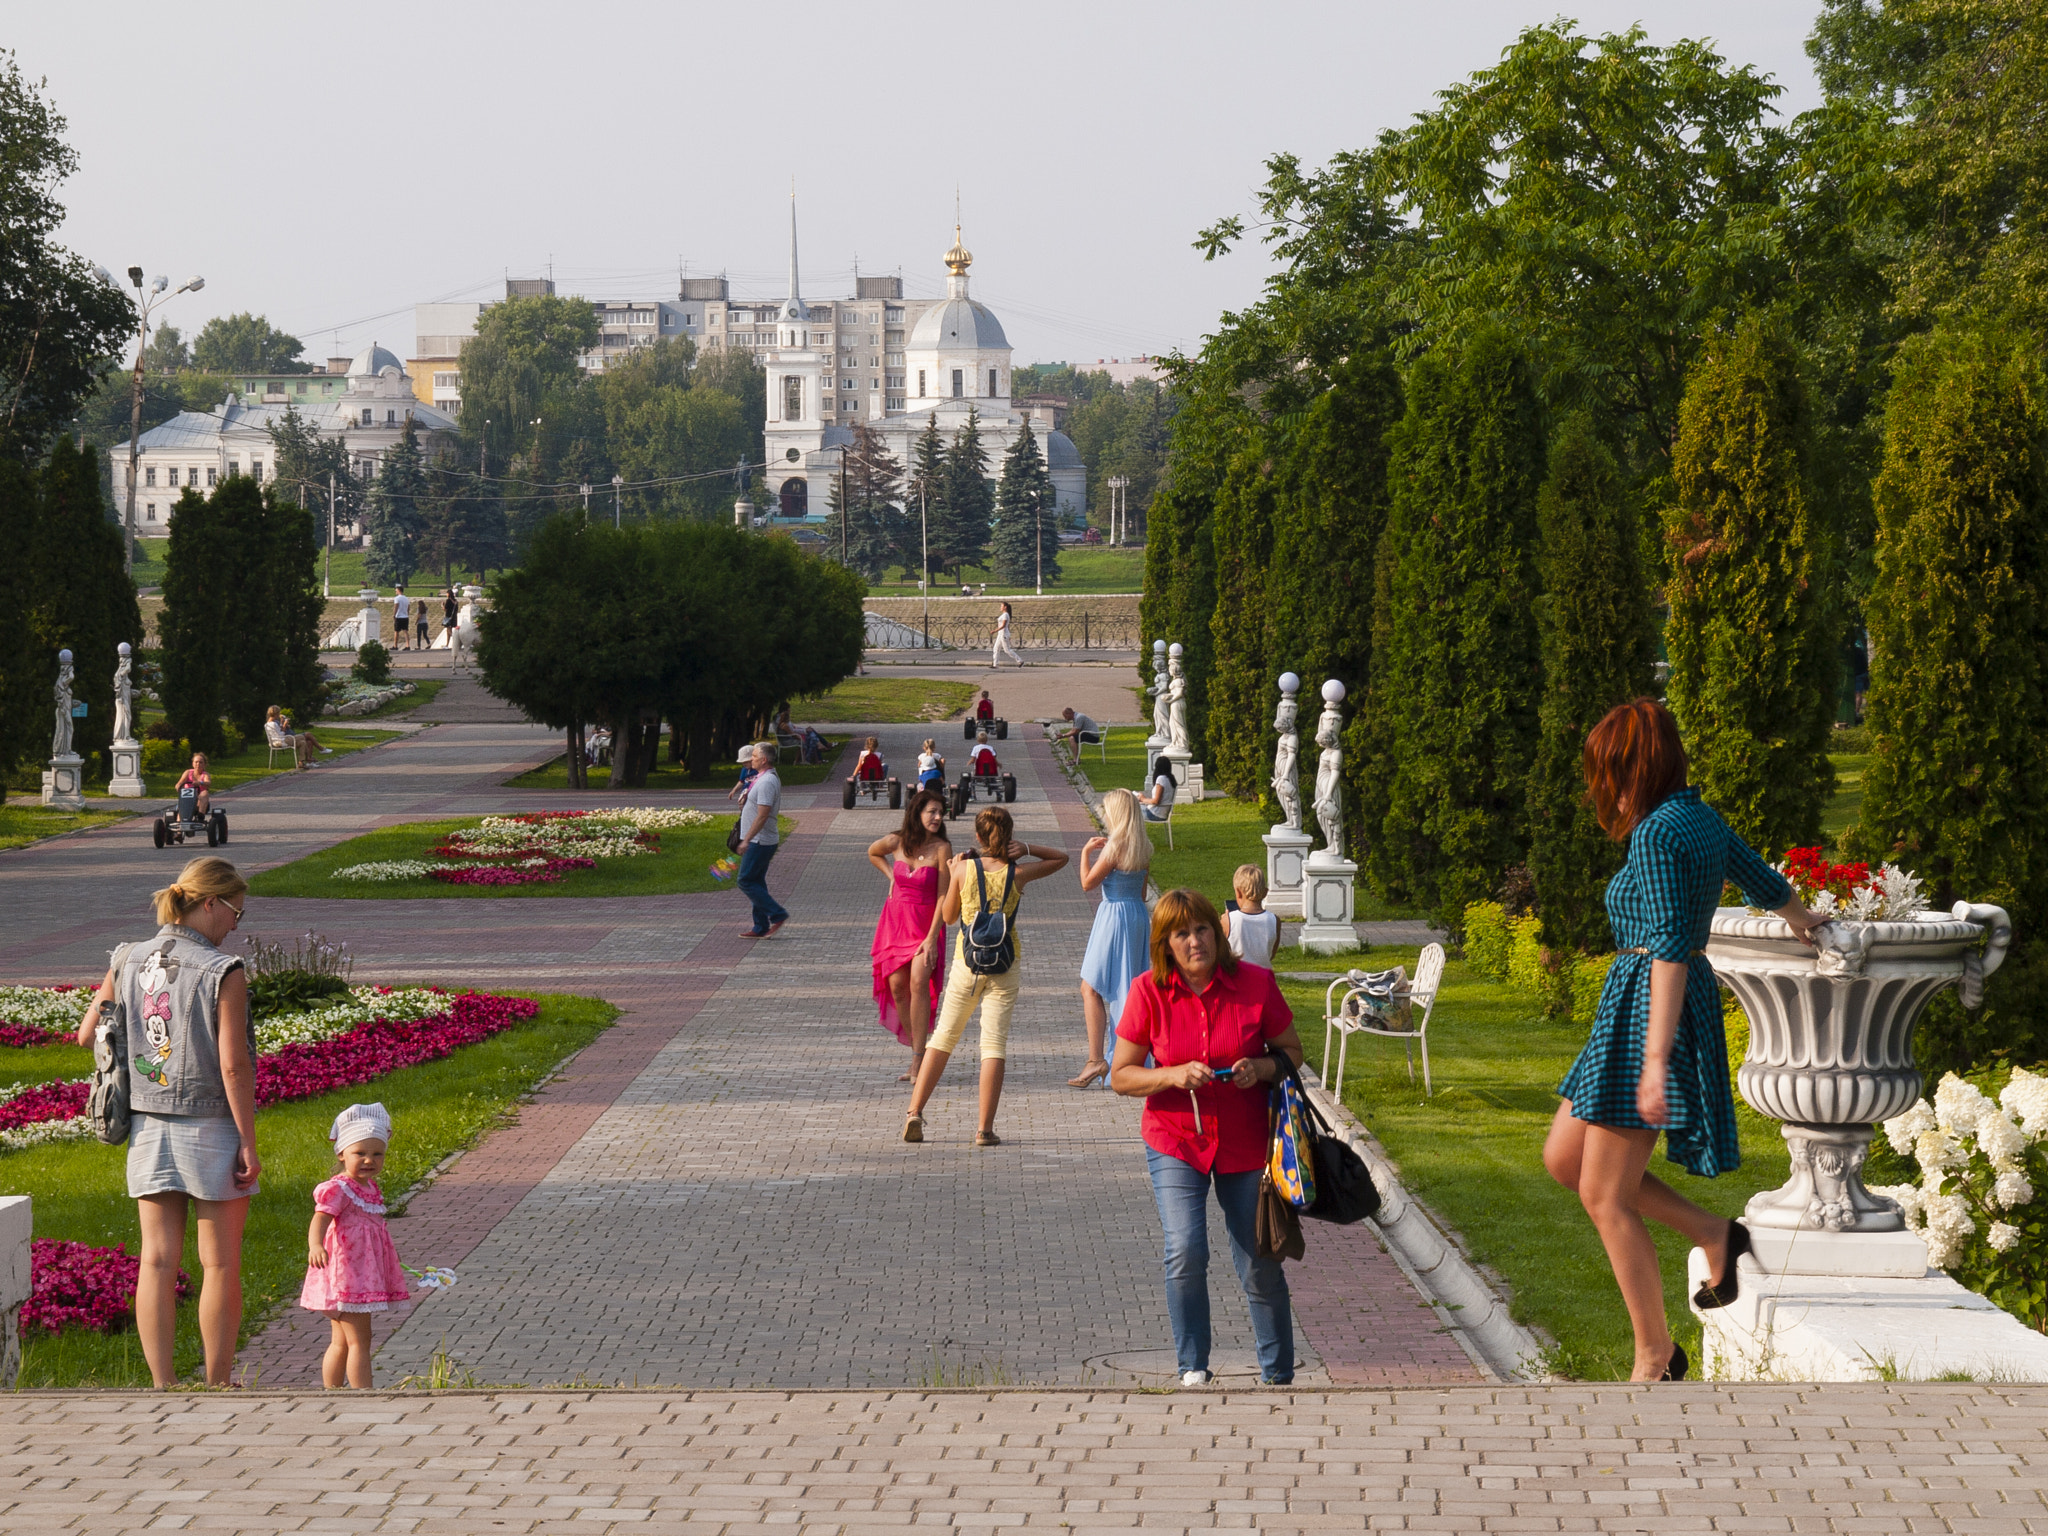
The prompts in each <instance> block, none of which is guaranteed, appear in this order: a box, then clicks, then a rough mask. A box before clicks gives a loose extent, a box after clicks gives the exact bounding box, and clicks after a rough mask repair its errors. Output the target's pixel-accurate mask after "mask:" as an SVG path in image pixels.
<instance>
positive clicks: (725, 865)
mask: <svg viewBox="0 0 2048 1536" xmlns="http://www.w3.org/2000/svg"><path fill="white" fill-rule="evenodd" d="M739 872H740V861H739V860H738V859H736V858H733V857H732V856H731V855H730V854H728V855H726V856H725V857H724V858H722V859H720V860H719V861H718V862H717V863H716V864H713V865H712V866H711V878H712V879H714V880H730V879H732V877H733V876H734V875H737V874H738V873H739Z"/></svg>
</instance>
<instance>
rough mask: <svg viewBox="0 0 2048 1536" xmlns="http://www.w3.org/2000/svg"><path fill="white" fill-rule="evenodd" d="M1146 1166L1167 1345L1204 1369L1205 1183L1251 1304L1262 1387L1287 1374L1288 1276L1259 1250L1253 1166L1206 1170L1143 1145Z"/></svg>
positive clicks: (1290, 1342)
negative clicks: (1159, 1241)
mask: <svg viewBox="0 0 2048 1536" xmlns="http://www.w3.org/2000/svg"><path fill="white" fill-rule="evenodd" d="M1145 1161H1146V1162H1147V1163H1149V1164H1150V1165H1151V1167H1152V1198H1153V1199H1154V1200H1155V1201H1157V1202H1158V1205H1159V1224H1160V1225H1161V1226H1162V1227H1164V1228H1165V1229H1166V1315H1167V1317H1168V1318H1169V1319H1171V1320H1172V1323H1173V1350H1174V1355H1175V1357H1176V1360H1177V1362H1178V1365H1177V1368H1178V1369H1180V1370H1183V1371H1206V1370H1208V1369H1209V1209H1208V1207H1209V1186H1210V1185H1211V1184H1212V1183H1213V1184H1214V1185H1215V1186H1216V1203H1217V1204H1218V1205H1220V1206H1222V1207H1223V1227H1224V1230H1225V1231H1227V1232H1228V1233H1229V1234H1230V1256H1231V1258H1232V1259H1233V1260H1234V1261H1236V1264H1237V1279H1238V1283H1239V1284H1240V1285H1242V1286H1243V1287H1244V1299H1245V1301H1246V1302H1247V1303H1248V1304H1249V1305H1250V1307H1251V1314H1252V1337H1253V1338H1254V1339H1256V1340H1257V1341H1258V1346H1259V1375H1260V1377H1261V1378H1262V1379H1263V1380H1264V1381H1265V1382H1266V1384H1267V1385H1269V1386H1283V1385H1285V1384H1286V1383H1288V1382H1290V1381H1292V1380H1294V1315H1293V1312H1292V1311H1291V1309H1290V1308H1289V1306H1288V1301H1287V1277H1286V1275H1284V1274H1282V1273H1281V1271H1280V1261H1279V1260H1278V1259H1268V1258H1262V1257H1261V1256H1260V1255H1259V1250H1258V1217H1259V1171H1258V1170H1257V1169H1256V1168H1255V1169H1253V1170H1252V1171H1251V1172H1250V1173H1218V1174H1207V1173H1204V1172H1202V1171H1201V1170H1200V1169H1199V1168H1196V1167H1193V1166H1192V1165H1190V1164H1188V1163H1184V1162H1182V1161H1181V1160H1180V1159H1179V1158H1177V1157H1168V1156H1167V1155H1166V1154H1165V1153H1164V1152H1155V1151H1153V1149H1152V1148H1150V1147H1147V1148H1146V1149H1145Z"/></svg>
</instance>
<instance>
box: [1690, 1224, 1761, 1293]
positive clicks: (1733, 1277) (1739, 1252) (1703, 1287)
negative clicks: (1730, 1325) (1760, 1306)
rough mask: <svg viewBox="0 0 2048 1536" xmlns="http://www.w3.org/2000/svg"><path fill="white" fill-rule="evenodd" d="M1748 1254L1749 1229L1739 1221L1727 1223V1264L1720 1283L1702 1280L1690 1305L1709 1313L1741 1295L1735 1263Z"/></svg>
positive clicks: (1740, 1284)
mask: <svg viewBox="0 0 2048 1536" xmlns="http://www.w3.org/2000/svg"><path fill="white" fill-rule="evenodd" d="M1747 1252H1749V1228H1747V1227H1745V1226H1744V1225H1743V1224H1742V1223H1741V1222H1739V1221H1731V1222H1729V1223H1728V1262H1727V1267H1726V1269H1725V1270H1724V1271H1723V1273H1722V1276H1721V1283H1720V1284H1719V1285H1715V1284H1714V1282H1713V1281H1711V1280H1702V1281H1701V1282H1700V1288H1699V1289H1698V1290H1696V1291H1694V1292H1693V1293H1692V1304H1693V1305H1694V1306H1696V1307H1698V1308H1699V1309H1700V1310H1701V1311H1702V1312H1711V1311H1712V1310H1713V1309H1714V1308H1716V1307H1725V1306H1727V1305H1728V1304H1729V1303H1731V1302H1732V1301H1734V1300H1735V1298H1736V1297H1738V1296H1740V1295H1741V1294H1742V1282H1741V1280H1740V1279H1739V1278H1737V1272H1736V1263H1735V1261H1736V1260H1737V1259H1740V1258H1741V1257H1742V1256H1743V1255H1744V1254H1745V1253H1747Z"/></svg>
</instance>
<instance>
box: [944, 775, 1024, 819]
mask: <svg viewBox="0 0 2048 1536" xmlns="http://www.w3.org/2000/svg"><path fill="white" fill-rule="evenodd" d="M1016 798H1017V775H1015V774H1014V773H1005V772H1003V771H1002V769H1000V768H997V769H995V770H994V771H993V772H981V771H976V772H974V773H963V774H961V775H960V778H959V781H958V782H957V783H955V784H954V786H953V814H954V815H955V816H964V815H966V814H967V807H968V806H970V805H972V804H973V803H974V802H975V801H976V800H980V799H989V800H993V801H995V802H997V803H998V804H1003V803H1006V802H1010V801H1014V800H1015V799H1016Z"/></svg>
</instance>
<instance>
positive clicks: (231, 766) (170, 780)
mask: <svg viewBox="0 0 2048 1536" xmlns="http://www.w3.org/2000/svg"><path fill="white" fill-rule="evenodd" d="M313 734H314V736H315V737H317V738H318V739H319V742H320V745H321V746H323V747H332V748H333V749H334V753H333V756H332V757H330V756H328V755H327V754H325V753H321V754H318V755H316V757H315V758H314V761H315V762H320V763H331V762H333V761H334V759H335V758H338V757H346V756H348V755H349V754H350V753H351V752H361V751H362V750H364V749H365V748H366V747H374V746H376V745H378V744H379V743H381V742H386V741H390V740H392V739H393V738H394V737H397V736H399V735H401V734H403V733H402V732H399V731H378V730H368V731H357V730H350V729H349V728H348V727H347V726H344V725H338V724H330V723H328V722H326V721H322V722H320V723H319V724H317V725H315V726H314V727H313ZM270 755H271V754H270V748H269V746H268V745H267V744H266V743H265V742H264V740H263V738H262V737H261V736H258V737H257V738H256V740H255V742H254V743H253V744H245V745H244V746H243V748H242V750H241V751H239V752H236V753H233V754H229V753H225V752H220V753H215V754H214V755H213V756H212V757H211V758H209V759H208V761H207V769H206V771H207V773H208V774H209V775H210V776H211V777H212V779H213V790H214V793H215V794H219V793H220V792H221V791H222V790H226V789H233V788H234V787H235V786H236V785H238V784H252V783H254V782H255V781H256V780H258V779H267V778H270V777H272V776H273V775H275V774H280V773H290V772H292V771H293V764H292V757H291V754H290V753H289V752H279V753H278V754H277V765H276V766H275V767H272V766H271V763H270ZM189 765H190V763H189V759H188V760H187V762H185V763H180V764H179V765H178V767H177V769H176V770H175V771H174V772H170V773H145V774H144V775H143V776H142V782H143V783H144V785H146V786H147V787H148V789H149V792H150V794H152V795H157V796H168V795H170V794H171V793H172V791H173V789H174V787H175V786H176V784H177V782H178V775H179V774H181V773H183V772H184V771H185V769H186V768H187V767H188V766H189ZM222 809H223V810H226V811H228V812H229V814H230V815H231V816H232V815H233V808H232V805H226V806H223V807H222Z"/></svg>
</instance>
